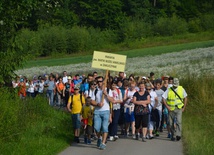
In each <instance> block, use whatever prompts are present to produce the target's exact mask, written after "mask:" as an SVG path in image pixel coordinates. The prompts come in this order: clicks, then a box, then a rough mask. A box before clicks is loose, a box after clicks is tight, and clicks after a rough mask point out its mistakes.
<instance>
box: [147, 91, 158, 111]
mask: <svg viewBox="0 0 214 155" xmlns="http://www.w3.org/2000/svg"><path fill="white" fill-rule="evenodd" d="M150 96H151V103H150V104H151V105H152V106H151V105H150V104H149V110H150V111H151V110H152V107H154V106H155V98H156V97H157V93H156V92H155V91H153V90H151V92H150Z"/></svg>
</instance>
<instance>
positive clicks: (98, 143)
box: [97, 139, 101, 147]
mask: <svg viewBox="0 0 214 155" xmlns="http://www.w3.org/2000/svg"><path fill="white" fill-rule="evenodd" d="M100 145H101V139H98V140H97V147H100Z"/></svg>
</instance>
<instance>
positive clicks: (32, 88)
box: [28, 84, 34, 93]
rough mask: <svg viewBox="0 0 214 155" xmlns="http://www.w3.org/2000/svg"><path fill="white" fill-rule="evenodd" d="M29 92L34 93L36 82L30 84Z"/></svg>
mask: <svg viewBox="0 0 214 155" xmlns="http://www.w3.org/2000/svg"><path fill="white" fill-rule="evenodd" d="M28 92H29V93H34V84H30V85H29V88H28Z"/></svg>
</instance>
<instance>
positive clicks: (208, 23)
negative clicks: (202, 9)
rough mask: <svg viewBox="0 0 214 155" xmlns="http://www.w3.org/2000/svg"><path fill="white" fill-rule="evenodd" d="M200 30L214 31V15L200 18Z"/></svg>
mask: <svg viewBox="0 0 214 155" xmlns="http://www.w3.org/2000/svg"><path fill="white" fill-rule="evenodd" d="M200 20H201V26H202V28H203V29H204V30H205V31H207V30H214V15H213V14H205V15H202V16H201V17H200Z"/></svg>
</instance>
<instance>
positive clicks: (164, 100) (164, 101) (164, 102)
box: [163, 98, 171, 111]
mask: <svg viewBox="0 0 214 155" xmlns="http://www.w3.org/2000/svg"><path fill="white" fill-rule="evenodd" d="M163 104H164V105H165V107H166V108H167V109H168V111H171V110H170V107H169V106H168V105H167V103H166V99H165V98H163Z"/></svg>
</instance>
